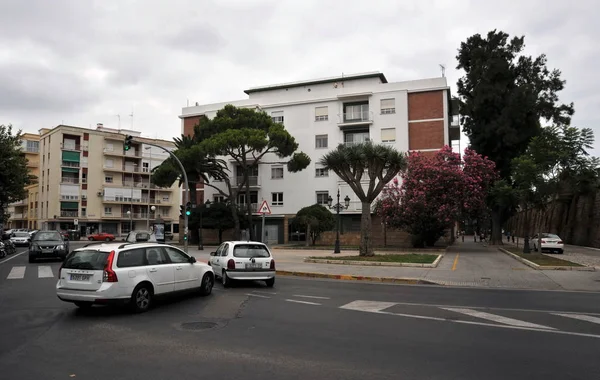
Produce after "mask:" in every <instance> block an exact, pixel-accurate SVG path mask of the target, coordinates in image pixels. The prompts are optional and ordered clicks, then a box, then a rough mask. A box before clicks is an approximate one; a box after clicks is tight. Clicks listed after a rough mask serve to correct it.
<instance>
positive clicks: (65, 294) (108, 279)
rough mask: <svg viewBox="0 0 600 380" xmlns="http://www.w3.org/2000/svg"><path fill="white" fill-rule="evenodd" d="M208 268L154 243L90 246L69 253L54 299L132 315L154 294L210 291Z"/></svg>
mask: <svg viewBox="0 0 600 380" xmlns="http://www.w3.org/2000/svg"><path fill="white" fill-rule="evenodd" d="M214 281H215V276H214V272H213V270H212V268H211V267H210V266H208V265H206V264H204V263H200V262H197V261H196V259H195V258H194V257H193V256H189V255H187V254H186V253H185V252H183V251H182V250H180V249H179V248H176V247H173V246H170V245H165V244H159V243H135V244H131V243H101V244H98V243H95V244H94V243H92V244H88V245H86V246H85V247H83V248H79V249H76V250H74V251H73V252H71V253H70V254H69V255H68V256H67V257H66V258H65V260H64V262H63V264H62V266H61V267H60V269H59V271H58V282H57V284H56V295H57V296H58V298H59V299H61V300H63V301H65V302H72V303H74V304H75V305H77V306H78V307H81V308H86V307H90V306H92V305H93V304H110V303H123V304H128V305H129V306H131V308H132V309H133V310H134V311H136V312H144V311H146V310H148V309H149V308H150V306H151V305H152V301H153V300H154V297H155V296H162V295H168V294H172V293H176V292H183V291H190V290H193V291H197V292H198V293H199V294H200V295H204V296H206V295H209V294H210V293H211V292H212V287H213V285H214Z"/></svg>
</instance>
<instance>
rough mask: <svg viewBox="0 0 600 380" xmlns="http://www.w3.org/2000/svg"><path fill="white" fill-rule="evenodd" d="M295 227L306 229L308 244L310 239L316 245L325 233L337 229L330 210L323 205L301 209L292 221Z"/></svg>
mask: <svg viewBox="0 0 600 380" xmlns="http://www.w3.org/2000/svg"><path fill="white" fill-rule="evenodd" d="M292 224H293V225H298V226H302V227H306V242H307V245H308V241H309V240H308V239H310V241H311V243H312V245H315V243H316V241H317V239H318V238H319V236H321V234H322V233H323V232H325V231H331V230H332V229H333V227H335V217H334V216H333V214H332V213H331V211H330V210H328V209H326V208H325V207H323V206H322V205H319V204H314V205H312V206H307V207H303V208H301V209H300V210H299V211H298V212H297V213H296V217H295V218H294V219H293V221H292Z"/></svg>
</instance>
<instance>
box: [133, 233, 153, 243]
mask: <svg viewBox="0 0 600 380" xmlns="http://www.w3.org/2000/svg"><path fill="white" fill-rule="evenodd" d="M135 240H136V241H148V240H150V234H149V233H146V232H138V233H137V234H136V235H135Z"/></svg>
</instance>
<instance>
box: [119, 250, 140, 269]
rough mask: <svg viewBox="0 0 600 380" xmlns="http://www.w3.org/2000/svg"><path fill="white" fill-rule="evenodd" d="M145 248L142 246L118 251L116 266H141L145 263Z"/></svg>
mask: <svg viewBox="0 0 600 380" xmlns="http://www.w3.org/2000/svg"><path fill="white" fill-rule="evenodd" d="M145 256H146V250H145V249H144V248H138V249H130V250H128V251H122V252H120V253H119V258H118V259H117V266H118V267H119V268H130V267H141V266H144V265H146V257H145Z"/></svg>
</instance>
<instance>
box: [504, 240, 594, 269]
mask: <svg viewBox="0 0 600 380" xmlns="http://www.w3.org/2000/svg"><path fill="white" fill-rule="evenodd" d="M503 241H504V244H507V245H511V246H516V245H517V238H516V237H515V242H514V243H513V242H512V238H511V239H510V242H508V241H507V240H506V236H504V240H503ZM518 242H519V243H518V246H519V247H521V248H523V243H524V239H523V238H522V237H519V238H518ZM529 246H530V247H531V242H529ZM553 256H554V255H553ZM556 257H557V258H559V259H565V260H568V261H572V262H574V263H577V264H581V265H587V266H590V267H596V270H600V248H592V247H583V246H580V245H570V244H565V251H564V253H563V254H556Z"/></svg>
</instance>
